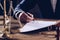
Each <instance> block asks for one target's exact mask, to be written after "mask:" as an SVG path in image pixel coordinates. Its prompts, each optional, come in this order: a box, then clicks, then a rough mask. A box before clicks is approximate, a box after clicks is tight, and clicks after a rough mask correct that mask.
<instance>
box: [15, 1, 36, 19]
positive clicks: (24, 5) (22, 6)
mask: <svg viewBox="0 0 60 40" xmlns="http://www.w3.org/2000/svg"><path fill="white" fill-rule="evenodd" d="M35 5H36V0H22V1H21V2H20V3H19V4H18V5H17V6H16V8H15V10H14V17H15V18H16V19H17V17H18V16H19V15H20V13H22V12H28V11H29V10H30V9H32V8H33V7H34V6H35Z"/></svg>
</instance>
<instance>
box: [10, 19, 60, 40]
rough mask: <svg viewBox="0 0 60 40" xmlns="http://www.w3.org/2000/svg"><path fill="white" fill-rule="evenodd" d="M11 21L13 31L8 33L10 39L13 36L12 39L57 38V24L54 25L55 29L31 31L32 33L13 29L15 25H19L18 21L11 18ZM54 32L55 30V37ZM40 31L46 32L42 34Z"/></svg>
mask: <svg viewBox="0 0 60 40" xmlns="http://www.w3.org/2000/svg"><path fill="white" fill-rule="evenodd" d="M38 20H40V19H38ZM41 20H43V19H41ZM11 23H12V25H11V27H12V29H11V32H13V34H10V36H11V38H12V39H13V38H14V40H59V27H57V26H56V27H57V30H56V31H45V32H39V33H32V34H22V33H19V32H18V28H17V29H13V28H15V25H16V26H18V27H19V25H18V21H17V20H15V19H13V18H12V21H11ZM56 32H57V36H56V37H57V38H55V37H54V36H55V35H56ZM42 33H46V34H42ZM50 36H51V37H50Z"/></svg>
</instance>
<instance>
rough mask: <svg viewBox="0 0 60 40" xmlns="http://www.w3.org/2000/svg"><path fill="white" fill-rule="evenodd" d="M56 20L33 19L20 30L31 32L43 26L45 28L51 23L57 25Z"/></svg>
mask: <svg viewBox="0 0 60 40" xmlns="http://www.w3.org/2000/svg"><path fill="white" fill-rule="evenodd" d="M55 24H56V21H39V20H35V21H31V22H29V23H27V24H25V25H24V26H23V27H22V28H21V29H19V30H20V32H29V31H34V30H38V29H41V28H45V27H48V26H51V25H55Z"/></svg>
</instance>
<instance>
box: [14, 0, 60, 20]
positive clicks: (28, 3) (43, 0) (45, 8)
mask: <svg viewBox="0 0 60 40" xmlns="http://www.w3.org/2000/svg"><path fill="white" fill-rule="evenodd" d="M36 4H38V5H39V8H40V12H41V13H38V14H36V13H33V15H35V17H38V18H48V19H60V8H59V7H60V0H57V5H56V10H55V13H54V12H53V8H52V5H51V2H50V0H22V3H21V2H20V3H19V4H18V5H17V7H16V8H15V12H14V14H16V12H18V11H16V10H19V11H20V10H23V11H25V12H29V10H30V9H32V8H34V6H35V5H36ZM40 14H42V17H40Z"/></svg>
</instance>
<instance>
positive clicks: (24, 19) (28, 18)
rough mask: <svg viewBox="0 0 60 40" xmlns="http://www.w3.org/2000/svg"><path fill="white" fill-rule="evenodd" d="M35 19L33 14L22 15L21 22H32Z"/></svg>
mask: <svg viewBox="0 0 60 40" xmlns="http://www.w3.org/2000/svg"><path fill="white" fill-rule="evenodd" d="M33 19H34V17H33V15H32V14H31V13H28V12H27V13H22V14H21V16H20V21H21V22H30V21H32V20H33Z"/></svg>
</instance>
